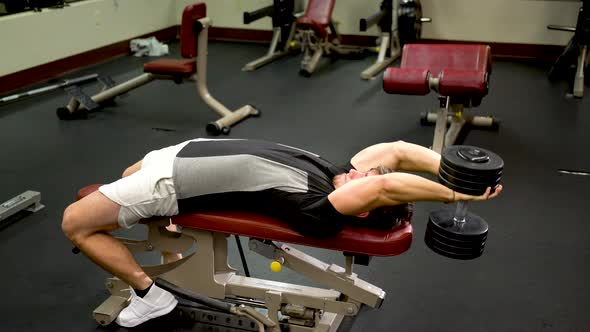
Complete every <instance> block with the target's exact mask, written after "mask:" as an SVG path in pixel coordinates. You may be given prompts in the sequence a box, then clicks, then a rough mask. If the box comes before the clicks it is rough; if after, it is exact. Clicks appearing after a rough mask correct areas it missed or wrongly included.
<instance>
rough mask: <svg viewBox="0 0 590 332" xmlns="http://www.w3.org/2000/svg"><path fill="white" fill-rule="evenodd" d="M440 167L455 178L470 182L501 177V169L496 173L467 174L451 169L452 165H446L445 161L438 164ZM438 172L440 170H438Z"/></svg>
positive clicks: (486, 180)
mask: <svg viewBox="0 0 590 332" xmlns="http://www.w3.org/2000/svg"><path fill="white" fill-rule="evenodd" d="M440 169H442V170H444V171H445V173H447V174H449V175H452V176H454V177H456V178H459V179H462V180H465V181H472V182H491V181H494V180H500V179H501V178H502V171H500V172H498V173H495V172H494V173H491V174H489V175H477V174H467V173H463V172H460V171H457V170H456V169H453V168H452V167H450V166H448V165H447V164H445V163H442V162H441V164H440V168H439V171H440ZM439 173H440V172H439Z"/></svg>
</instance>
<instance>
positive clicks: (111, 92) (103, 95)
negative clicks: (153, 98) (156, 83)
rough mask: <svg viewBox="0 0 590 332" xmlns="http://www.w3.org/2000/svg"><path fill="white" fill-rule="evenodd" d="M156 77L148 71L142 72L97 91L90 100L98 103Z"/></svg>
mask: <svg viewBox="0 0 590 332" xmlns="http://www.w3.org/2000/svg"><path fill="white" fill-rule="evenodd" d="M154 79H156V76H155V75H153V74H150V73H145V74H142V75H140V76H138V77H135V78H132V79H130V80H129V81H127V82H123V83H121V84H119V85H116V86H114V87H112V88H110V89H107V90H104V91H102V92H99V93H97V94H96V95H94V96H92V100H94V102H96V103H98V104H100V103H101V102H103V101H106V100H110V99H113V98H115V97H117V96H118V95H122V94H124V93H125V92H129V91H131V90H133V89H137V88H139V87H140V86H142V85H145V84H147V83H149V82H151V81H153V80H154Z"/></svg>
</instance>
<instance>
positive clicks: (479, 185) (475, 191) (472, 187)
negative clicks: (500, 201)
mask: <svg viewBox="0 0 590 332" xmlns="http://www.w3.org/2000/svg"><path fill="white" fill-rule="evenodd" d="M500 180H501V178H500V177H498V178H497V179H495V180H492V181H482V182H472V181H467V180H464V179H459V178H456V177H454V176H452V175H450V174H447V173H446V171H445V170H444V169H442V168H440V169H439V174H438V182H440V183H441V184H442V185H444V186H446V187H449V188H451V189H453V190H454V191H457V192H460V193H464V194H469V195H482V194H483V193H485V191H486V188H487V187H491V188H492V189H494V188H495V187H496V186H497V185H498V184H500Z"/></svg>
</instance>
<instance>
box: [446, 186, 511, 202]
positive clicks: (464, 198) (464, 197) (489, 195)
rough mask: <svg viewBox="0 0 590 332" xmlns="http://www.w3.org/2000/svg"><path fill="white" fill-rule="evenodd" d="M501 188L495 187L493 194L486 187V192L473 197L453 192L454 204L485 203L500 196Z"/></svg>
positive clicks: (489, 188) (490, 189)
mask: <svg viewBox="0 0 590 332" xmlns="http://www.w3.org/2000/svg"><path fill="white" fill-rule="evenodd" d="M502 188H503V187H502V185H501V184H499V185H497V186H496V188H495V189H494V192H493V193H492V188H491V187H488V188H487V189H486V192H485V193H483V195H480V196H473V195H467V194H462V193H459V192H455V199H454V201H455V202H457V201H487V200H488V199H492V198H496V197H498V195H500V193H501V192H502Z"/></svg>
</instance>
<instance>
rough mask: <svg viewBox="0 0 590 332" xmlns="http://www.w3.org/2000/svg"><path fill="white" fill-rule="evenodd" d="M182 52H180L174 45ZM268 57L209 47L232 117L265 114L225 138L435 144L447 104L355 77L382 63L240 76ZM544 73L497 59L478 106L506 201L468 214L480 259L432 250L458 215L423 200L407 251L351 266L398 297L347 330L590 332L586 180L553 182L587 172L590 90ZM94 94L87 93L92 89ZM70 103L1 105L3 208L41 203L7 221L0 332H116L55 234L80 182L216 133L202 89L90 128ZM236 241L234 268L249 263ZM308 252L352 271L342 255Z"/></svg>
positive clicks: (112, 66) (262, 264)
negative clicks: (430, 227) (35, 198)
mask: <svg viewBox="0 0 590 332" xmlns="http://www.w3.org/2000/svg"><path fill="white" fill-rule="evenodd" d="M171 49H172V50H173V53H174V54H177V53H178V45H177V44H172V45H171ZM265 52H266V46H264V45H252V44H240V43H221V42H212V43H210V51H209V65H208V73H209V78H208V85H209V89H210V92H211V94H212V95H213V96H214V97H216V98H217V99H219V100H220V101H221V102H222V103H224V104H225V105H227V106H229V107H230V108H237V107H239V106H242V105H244V104H252V105H255V106H256V107H257V108H259V109H260V110H261V111H262V116H261V117H259V118H250V119H247V120H245V121H243V122H242V123H240V124H238V125H237V126H235V127H234V128H233V129H232V131H231V133H230V136H229V137H231V138H258V139H266V140H272V141H277V142H281V143H284V144H289V145H293V146H297V147H300V148H303V149H307V150H311V151H314V152H316V153H319V154H321V155H323V156H324V157H326V158H327V159H329V160H332V161H334V162H336V163H344V162H346V161H347V160H348V158H350V157H351V156H352V155H353V154H354V153H355V152H357V151H359V150H360V149H362V148H363V147H365V146H368V145H370V144H374V143H378V142H388V141H394V140H399V139H401V140H405V141H408V142H413V143H417V144H421V145H424V146H429V145H430V144H431V142H432V134H433V127H423V126H421V125H420V122H419V117H420V113H421V112H424V111H428V110H432V109H434V108H435V107H436V105H437V99H436V96H435V95H434V94H431V95H429V96H424V97H420V96H398V95H388V94H386V93H384V92H383V90H382V82H381V80H380V79H376V80H373V81H368V82H367V81H362V80H361V79H360V78H359V74H360V72H361V71H362V70H363V69H364V68H366V67H368V66H369V65H370V64H371V63H372V62H373V61H374V59H375V58H374V57H367V58H366V59H361V60H339V61H336V62H335V63H332V64H331V63H329V60H327V59H324V60H323V62H322V64H321V67H320V68H319V69H318V71H317V72H316V73H315V74H314V76H312V77H310V78H303V77H300V76H299V75H298V73H297V72H298V69H299V61H300V56H298V55H296V56H292V57H288V58H284V59H282V60H279V61H277V62H275V63H273V64H270V65H267V66H265V67H263V68H261V69H259V70H257V71H255V72H242V71H240V69H241V67H242V65H243V64H245V63H246V62H248V61H250V60H253V59H254V58H257V57H259V56H262V55H263V54H264V53H265ZM492 53H493V49H492ZM149 60H152V59H149V58H135V57H131V56H130V57H123V58H118V59H115V60H112V61H108V62H105V63H103V64H100V65H97V66H94V67H91V68H86V69H84V70H80V71H77V72H75V73H71V74H70V75H69V76H71V77H76V76H81V75H85V74H91V73H98V74H99V75H101V76H107V75H110V76H111V77H112V78H113V79H114V80H116V81H117V82H122V81H124V80H127V79H129V78H132V77H134V76H137V75H139V74H140V73H141V71H142V63H143V62H146V61H149ZM547 69H548V65H547V64H545V65H539V64H534V63H527V62H518V63H517V62H509V61H500V60H496V61H494V69H493V74H492V76H491V85H490V93H489V95H488V96H487V97H486V98H485V99H484V100H483V103H482V105H481V106H480V107H478V108H477V109H474V110H472V111H473V112H476V113H477V114H491V115H494V116H496V117H498V118H500V119H501V121H502V123H501V128H500V130H499V131H498V132H493V131H485V130H479V129H473V130H471V131H469V132H468V134H467V135H466V138H465V141H464V144H469V145H475V146H480V147H484V148H487V149H490V150H492V151H494V152H496V153H498V154H499V155H500V156H502V158H503V159H504V161H505V170H504V176H503V183H504V187H505V191H504V193H503V194H502V195H501V197H499V198H497V199H495V200H493V201H489V202H481V203H475V204H472V205H471V206H470V208H471V209H470V211H472V212H474V213H476V214H478V215H480V216H482V217H484V218H485V219H486V220H487V221H488V223H489V225H490V233H489V237H488V243H487V245H486V250H485V252H484V255H483V256H482V257H480V258H479V259H476V260H472V261H457V260H451V259H448V258H444V257H441V256H438V255H437V254H435V253H433V252H432V251H430V250H429V249H428V248H427V247H426V245H425V244H424V242H423V236H424V231H425V228H426V223H427V220H428V214H429V212H430V211H432V210H435V209H439V208H449V206H446V205H443V204H435V203H418V204H417V206H416V213H415V216H414V219H413V225H414V232H415V233H414V234H415V237H414V242H413V245H412V247H411V249H410V250H409V251H407V252H406V253H404V254H402V255H400V256H396V257H385V258H374V259H373V260H372V262H371V264H370V265H369V266H368V267H363V266H360V267H355V268H356V272H357V273H358V274H359V275H360V276H361V277H362V278H364V279H365V280H367V281H369V282H371V283H373V284H375V285H378V286H379V287H381V288H383V289H384V290H385V291H386V292H387V296H386V298H385V302H384V304H383V306H382V307H381V308H380V309H378V310H366V311H364V312H363V313H362V314H361V315H360V316H359V317H358V318H357V319H356V321H355V322H354V325H353V326H352V328H351V331H392V330H397V331H452V332H456V331H470V332H476V331H494V332H497V331H519V332H520V331H560V332H563V331H589V330H590V320H589V318H588V316H587V308H588V307H589V306H590V296H589V295H590V290H589V288H588V284H587V280H588V279H589V278H590V269H589V268H588V267H586V265H585V264H586V260H588V259H590V244H589V243H588V240H587V239H588V234H590V223H589V222H588V220H587V219H586V218H587V215H588V212H587V211H588V210H587V209H588V202H590V200H589V195H588V194H587V193H586V191H587V190H588V187H589V186H590V177H589V176H578V175H565V174H562V173H559V172H558V170H560V169H565V170H579V171H590V153H588V149H587V148H584V146H585V144H587V143H588V142H590V131H588V128H590V92H588V93H587V96H586V98H585V99H581V100H575V99H569V98H566V96H565V95H564V92H565V90H566V88H567V84H566V83H565V82H558V83H551V82H549V81H548V79H547V76H546V72H547ZM98 88H99V87H98V85H97V84H94V83H92V84H86V85H84V86H83V89H84V90H85V91H87V92H88V93H90V94H93V93H94V92H96V91H97V90H98ZM587 88H588V87H587ZM67 99H68V98H67V97H66V95H65V93H64V92H63V91H54V92H51V93H47V94H45V95H42V96H35V97H31V98H28V99H25V100H22V101H18V102H14V103H12V104H8V105H4V106H2V107H1V108H0V142H2V153H1V154H2V156H3V157H2V163H1V164H0V179H1V182H2V186H0V201H5V200H8V199H9V198H12V197H14V196H16V195H17V194H19V193H22V192H24V191H25V190H36V191H40V192H41V193H42V203H43V204H44V205H45V206H46V207H45V208H44V209H43V210H41V211H39V212H37V213H34V214H31V215H26V216H20V218H12V221H14V222H13V223H11V224H9V225H6V226H4V227H3V229H2V230H1V231H0V260H1V261H2V264H3V266H4V267H3V268H2V271H3V273H2V274H0V285H2V286H0V287H1V294H2V301H1V302H0V322H1V324H2V325H1V326H2V327H1V328H0V329H1V330H2V331H18V332H22V331H28V332H32V331H47V330H53V331H78V332H80V331H95V330H117V329H118V327H116V326H111V327H100V326H98V324H97V323H96V322H95V321H94V320H93V318H92V315H91V313H92V310H94V308H95V307H96V306H98V305H99V304H100V303H101V302H102V301H103V300H104V299H106V297H107V292H106V290H105V288H104V286H103V283H104V278H106V277H108V274H107V273H105V272H103V271H102V270H100V269H99V268H98V267H96V266H95V265H94V264H92V263H91V262H90V261H89V260H88V259H86V258H85V257H84V256H82V255H73V254H72V253H71V248H72V245H71V244H70V243H69V242H68V241H67V240H66V238H65V237H64V236H63V234H62V233H61V228H60V223H61V218H62V213H63V210H64V208H65V207H66V206H67V205H68V204H70V203H71V202H72V201H73V200H74V199H75V194H76V192H77V190H78V189H79V188H81V187H83V186H85V185H88V184H92V183H102V182H108V181H113V180H115V179H116V178H118V177H119V176H120V175H121V173H122V171H123V170H124V169H125V168H126V167H127V166H128V165H130V164H132V163H134V162H135V161H137V160H139V159H141V158H142V157H143V155H144V154H145V153H146V152H148V151H150V150H152V149H156V148H160V147H164V146H167V145H171V144H174V143H177V142H180V141H183V140H186V139H190V138H195V137H205V136H206V135H207V134H206V132H205V125H206V124H207V123H208V122H210V121H213V120H215V119H216V115H215V114H214V113H213V112H212V111H210V110H209V109H208V108H207V107H206V106H205V104H204V103H203V102H202V101H201V100H200V99H199V98H198V96H197V94H196V91H195V88H194V86H193V85H191V84H183V85H176V84H174V83H171V82H163V81H162V82H154V83H151V84H149V85H147V86H144V87H142V88H139V89H137V90H135V91H132V92H131V93H130V94H129V96H128V97H126V98H123V99H119V100H118V102H117V104H116V105H115V106H114V107H108V108H105V109H103V110H101V111H99V112H96V113H93V114H91V117H90V119H88V120H78V121H69V122H64V121H60V120H58V119H57V117H56V115H55V109H56V108H57V107H58V106H63V105H64V104H65V103H66V102H67ZM141 227H142V226H139V227H137V228H135V229H132V230H130V231H125V232H118V233H119V234H124V235H126V236H130V237H137V238H139V237H141V236H143V235H145V229H143V228H141ZM242 240H243V243H244V245H246V239H242ZM230 243H231V245H232V247H231V248H230V250H231V260H232V261H231V262H232V265H234V266H235V267H237V268H241V263H240V261H239V256H238V255H237V250H236V248H235V243H233V242H230ZM302 249H303V250H304V251H306V252H308V253H310V254H313V255H315V256H316V257H318V258H320V259H322V260H325V261H328V262H334V263H336V264H340V265H342V264H344V258H343V256H342V255H341V254H340V253H336V252H330V251H326V250H321V249H314V248H302ZM247 259H248V262H249V267H250V272H251V273H252V275H253V276H256V277H260V278H267V279H272V280H283V281H289V282H296V283H303V284H306V285H316V284H315V283H313V282H312V281H310V280H307V279H305V278H303V277H301V276H299V275H296V274H294V273H291V272H289V271H286V270H284V271H283V272H281V273H278V274H275V273H272V272H270V271H269V268H268V264H269V261H268V260H266V259H264V258H262V257H260V256H258V255H257V254H253V253H249V252H247ZM156 260H157V257H156V256H155V255H146V256H141V257H140V261H141V262H144V263H149V262H154V261H156ZM155 328H158V330H160V331H172V330H174V331H179V330H183V331H184V330H186V331H188V330H194V331H199V330H204V328H203V327H200V326H196V325H195V326H192V327H191V326H179V324H177V322H176V320H174V319H171V318H170V317H163V318H160V319H156V320H154V321H152V322H148V323H146V324H144V325H143V326H140V327H138V328H135V329H134V330H153V329H155ZM118 330H124V329H122V328H121V329H118Z"/></svg>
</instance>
